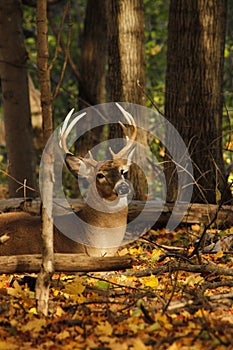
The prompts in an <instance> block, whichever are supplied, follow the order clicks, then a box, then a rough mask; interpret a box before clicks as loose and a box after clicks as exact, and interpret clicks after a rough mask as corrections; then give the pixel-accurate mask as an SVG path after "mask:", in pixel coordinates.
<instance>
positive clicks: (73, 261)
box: [0, 253, 133, 274]
mask: <svg viewBox="0 0 233 350" xmlns="http://www.w3.org/2000/svg"><path fill="white" fill-rule="evenodd" d="M54 258H55V262H54V268H55V272H96V271H115V270H125V269H128V268H132V264H133V259H132V257H131V256H129V255H124V256H113V257H103V258H102V257H101V258H96V257H89V256H86V255H83V254H58V253H56V254H54ZM41 261H42V257H41V255H40V254H34V255H12V256H0V274H3V273H5V274H11V273H33V272H35V273H36V272H39V271H40V267H41Z"/></svg>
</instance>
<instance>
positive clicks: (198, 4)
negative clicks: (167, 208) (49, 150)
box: [165, 0, 231, 203]
mask: <svg viewBox="0 0 233 350" xmlns="http://www.w3.org/2000/svg"><path fill="white" fill-rule="evenodd" d="M225 31H226V0H210V1H206V0H195V1H191V2H190V1H188V0H171V2H170V12H169V28H168V32H169V33H168V51H167V75H166V101H165V116H166V118H167V119H168V120H169V121H170V122H171V123H172V124H173V125H174V126H175V128H176V129H177V131H178V132H179V134H180V135H181V137H182V138H183V140H184V142H185V144H186V146H187V148H188V150H189V154H190V156H191V159H192V163H193V168H194V178H195V181H196V184H195V185H194V191H193V197H192V201H193V202H199V203H217V202H219V201H220V199H221V200H222V202H225V203H227V201H229V200H231V194H230V189H229V187H228V186H227V178H226V172H225V169H224V163H223V156H222V107H223V97H222V96H223V95H222V85H223V60H224V45H225ZM166 142H167V143H166V146H167V145H168V144H169V146H170V147H172V148H173V149H175V147H176V145H175V144H174V145H173V144H172V142H173V140H172V138H170V139H169V137H167V140H166ZM165 160H166V161H167V163H165V174H166V178H167V193H168V196H167V200H168V201H169V202H174V201H175V200H176V198H177V193H176V192H177V181H178V180H177V176H176V171H174V168H175V167H174V166H173V165H172V163H170V158H169V154H168V152H167V157H166V159H165ZM228 203H229V202H228Z"/></svg>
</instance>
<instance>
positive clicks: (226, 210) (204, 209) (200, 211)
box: [0, 198, 233, 227]
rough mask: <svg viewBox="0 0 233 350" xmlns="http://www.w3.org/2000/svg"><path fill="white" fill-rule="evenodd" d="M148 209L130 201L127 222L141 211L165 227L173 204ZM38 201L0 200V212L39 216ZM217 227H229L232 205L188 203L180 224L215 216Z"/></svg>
mask: <svg viewBox="0 0 233 350" xmlns="http://www.w3.org/2000/svg"><path fill="white" fill-rule="evenodd" d="M147 203H149V206H148V208H146V209H144V205H145V203H144V202H139V201H132V202H131V203H130V204H129V215H128V220H129V221H132V220H133V219H134V218H135V217H137V216H138V215H139V214H140V213H141V211H142V210H144V215H143V220H144V221H148V222H149V223H150V222H151V221H153V217H157V216H158V214H160V213H161V215H160V216H159V218H158V219H157V220H155V224H159V225H166V223H167V222H168V220H169V217H170V216H171V214H172V210H173V208H174V204H172V203H166V204H165V205H164V206H162V209H161V203H158V202H156V201H149V202H147ZM40 204H41V202H40V199H30V198H28V199H27V200H24V199H23V198H9V199H3V200H0V212H9V211H27V212H29V213H31V214H35V215H39V214H40ZM69 204H70V206H71V208H72V209H73V210H75V211H78V210H80V209H82V207H83V205H84V204H83V201H82V200H78V199H69ZM182 207H183V205H182V204H181V206H180V208H181V210H182ZM176 211H177V212H179V206H178V207H177V208H176ZM217 211H218V215H217V218H216V224H217V225H224V226H225V227H230V226H231V225H232V223H233V205H231V206H230V205H223V206H222V207H221V208H220V209H219V208H218V205H216V204H199V203H190V204H189V205H188V209H187V211H186V213H185V214H184V217H183V219H182V221H181V222H182V223H183V224H184V223H187V224H196V223H202V224H209V223H210V222H211V220H212V219H213V218H214V216H215V215H216V212H217Z"/></svg>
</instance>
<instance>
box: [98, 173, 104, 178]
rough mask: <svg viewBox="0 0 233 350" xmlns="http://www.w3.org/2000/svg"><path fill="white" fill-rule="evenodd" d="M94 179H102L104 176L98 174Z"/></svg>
mask: <svg viewBox="0 0 233 350" xmlns="http://www.w3.org/2000/svg"><path fill="white" fill-rule="evenodd" d="M96 177H97V179H103V178H104V177H105V176H104V174H102V173H98V174H97V175H96Z"/></svg>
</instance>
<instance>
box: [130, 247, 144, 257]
mask: <svg viewBox="0 0 233 350" xmlns="http://www.w3.org/2000/svg"><path fill="white" fill-rule="evenodd" d="M142 251H143V250H142V248H141V247H139V248H130V249H129V254H130V255H141V254H142Z"/></svg>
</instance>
